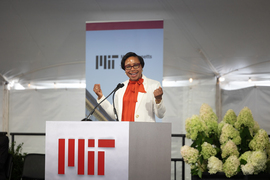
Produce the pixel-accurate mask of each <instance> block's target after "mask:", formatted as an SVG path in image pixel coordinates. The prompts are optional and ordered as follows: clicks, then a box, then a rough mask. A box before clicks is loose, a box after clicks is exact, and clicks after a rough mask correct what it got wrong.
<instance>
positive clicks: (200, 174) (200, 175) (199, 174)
mask: <svg viewBox="0 0 270 180" xmlns="http://www.w3.org/2000/svg"><path fill="white" fill-rule="evenodd" d="M198 176H199V177H200V178H202V171H201V170H200V169H199V171H198Z"/></svg>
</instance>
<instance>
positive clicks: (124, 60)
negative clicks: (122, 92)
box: [121, 52, 144, 70]
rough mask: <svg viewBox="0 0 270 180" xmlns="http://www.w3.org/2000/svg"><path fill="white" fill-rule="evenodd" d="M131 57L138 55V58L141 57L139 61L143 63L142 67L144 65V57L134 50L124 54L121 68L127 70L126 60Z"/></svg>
mask: <svg viewBox="0 0 270 180" xmlns="http://www.w3.org/2000/svg"><path fill="white" fill-rule="evenodd" d="M129 57H137V58H138V59H139V61H140V64H141V66H142V68H143V67H144V60H143V58H142V57H141V56H138V55H137V54H136V53H134V52H128V53H127V54H125V55H124V56H123V58H122V60H121V68H122V69H123V70H125V62H126V60H127V58H129Z"/></svg>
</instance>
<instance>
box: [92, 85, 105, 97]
mask: <svg viewBox="0 0 270 180" xmlns="http://www.w3.org/2000/svg"><path fill="white" fill-rule="evenodd" d="M93 91H94V92H95V93H96V95H97V96H98V99H100V98H102V96H103V93H102V90H101V88H100V84H95V85H94V88H93Z"/></svg>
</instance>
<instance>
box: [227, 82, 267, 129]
mask: <svg viewBox="0 0 270 180" xmlns="http://www.w3.org/2000/svg"><path fill="white" fill-rule="evenodd" d="M269 104H270V87H249V88H244V89H238V90H222V114H223V116H224V115H225V113H226V112H227V111H228V110H229V109H232V110H234V112H235V114H236V115H238V114H239V112H240V111H241V110H242V109H243V108H244V107H248V108H249V109H250V110H251V112H252V115H253V119H254V120H255V121H257V122H258V123H259V125H260V128H262V129H264V130H265V131H266V132H267V133H268V134H270V123H269V121H270V111H269V109H270V108H269ZM223 116H222V117H223Z"/></svg>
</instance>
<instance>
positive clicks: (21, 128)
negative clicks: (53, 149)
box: [9, 88, 85, 153]
mask: <svg viewBox="0 0 270 180" xmlns="http://www.w3.org/2000/svg"><path fill="white" fill-rule="evenodd" d="M9 110H10V116H9V132H17V133H45V132H46V121H80V120H82V119H83V118H84V117H85V89H84V88H81V89H44V90H12V91H11V93H10V105H9ZM59 128H61V127H59ZM15 142H16V145H18V144H20V143H24V145H23V152H27V153H31V152H32V153H33V152H35V153H45V137H44V136H15Z"/></svg>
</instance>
